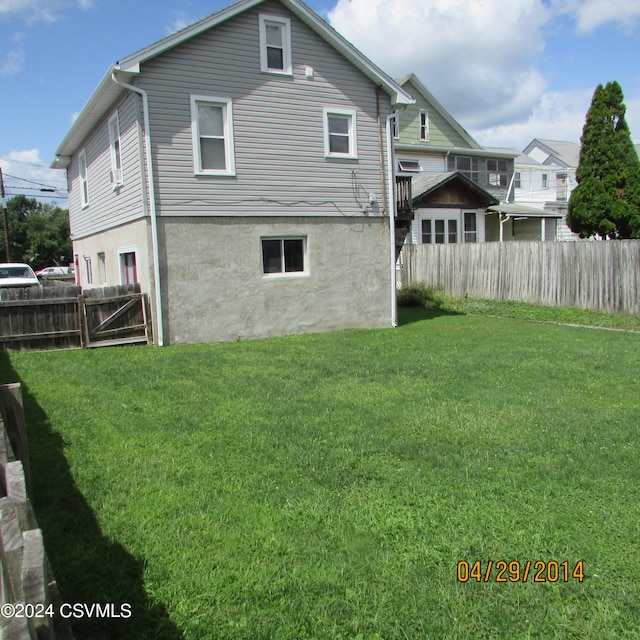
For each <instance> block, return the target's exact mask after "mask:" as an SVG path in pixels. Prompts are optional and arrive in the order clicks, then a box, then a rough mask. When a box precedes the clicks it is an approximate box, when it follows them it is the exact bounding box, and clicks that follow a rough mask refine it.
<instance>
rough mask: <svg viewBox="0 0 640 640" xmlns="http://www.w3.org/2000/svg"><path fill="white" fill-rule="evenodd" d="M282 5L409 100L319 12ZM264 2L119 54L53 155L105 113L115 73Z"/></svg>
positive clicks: (124, 75)
mask: <svg viewBox="0 0 640 640" xmlns="http://www.w3.org/2000/svg"><path fill="white" fill-rule="evenodd" d="M279 1H280V2H281V4H282V5H283V6H285V7H286V8H287V9H289V10H290V11H291V12H292V13H294V14H295V15H296V16H297V17H298V18H300V19H301V20H302V21H303V22H304V23H305V24H307V26H309V27H310V28H311V29H312V30H313V31H315V33H317V34H318V35H319V36H320V37H321V38H323V39H324V40H325V41H326V42H327V43H328V44H330V45H331V46H332V47H333V48H334V49H336V50H337V51H338V52H339V53H341V54H342V55H343V56H344V57H345V58H346V59H347V60H349V61H350V62H351V63H352V64H354V65H355V66H356V67H357V68H358V69H359V70H360V71H361V72H362V73H363V74H364V75H365V76H367V77H368V78H370V79H371V80H372V81H373V82H374V83H375V84H376V85H377V86H380V87H381V88H382V89H383V90H384V91H385V92H386V93H387V94H388V95H389V96H390V98H391V102H392V104H394V105H404V104H411V103H412V102H413V98H412V97H411V96H410V95H409V94H408V93H407V92H406V91H405V90H404V89H402V87H401V86H400V85H399V84H397V83H396V82H395V81H394V80H393V79H392V78H391V77H390V76H388V75H387V74H386V73H384V72H383V71H382V70H381V69H380V68H379V67H377V66H376V65H375V64H374V63H373V62H371V61H370V60H369V59H368V58H367V57H366V56H365V55H364V54H362V53H361V52H360V51H359V50H358V49H356V48H355V47H354V46H353V45H352V44H351V43H350V42H349V41H348V40H347V39H346V38H344V37H343V36H341V35H340V34H339V33H338V32H337V31H336V30H335V29H333V27H331V26H330V25H329V24H328V23H326V22H325V21H324V20H323V19H322V18H320V16H318V15H317V14H316V13H315V12H314V11H312V10H311V9H310V8H309V7H308V6H307V5H306V4H304V3H303V2H301V0H279ZM263 2H265V0H240V1H239V2H236V3H235V4H232V5H230V6H229V7H227V8H225V9H222V10H221V11H218V12H217V13H214V14H212V15H210V16H208V17H206V18H203V19H202V20H200V21H198V22H195V23H194V24H192V25H190V26H188V27H185V28H184V29H181V30H180V31H177V32H176V33H174V34H172V35H170V36H167V37H166V38H163V39H162V40H158V42H155V43H154V44H151V45H149V46H148V47H145V48H144V49H140V50H139V51H137V52H136V53H133V54H131V55H128V56H126V57H125V58H122V59H121V60H120V61H118V62H116V63H115V64H113V65H112V66H111V67H109V69H108V71H107V72H106V74H105V75H104V77H103V79H102V81H101V82H100V84H99V85H98V87H97V88H96V90H95V91H94V92H93V94H92V95H91V97H90V98H89V101H88V102H87V103H86V105H85V106H84V108H83V109H82V111H81V112H80V115H79V116H78V117H77V118H76V120H75V121H74V123H73V125H72V126H71V129H70V130H69V132H68V133H67V135H66V136H65V138H64V139H63V141H62V142H61V143H60V146H59V147H58V149H57V151H56V156H58V157H60V156H69V155H71V154H72V153H73V152H74V151H75V150H76V149H77V148H78V146H79V145H80V144H81V143H82V141H83V140H84V138H85V137H86V136H87V135H88V134H89V133H90V132H91V131H92V129H93V128H94V127H95V126H96V125H97V124H98V123H99V122H100V120H101V119H102V118H103V117H104V116H105V115H106V113H107V111H108V110H109V109H110V108H111V105H113V103H114V102H115V100H116V99H117V98H118V97H119V96H120V94H121V93H122V92H123V90H124V89H123V88H122V87H120V86H118V85H116V84H115V82H114V81H113V79H112V75H113V74H114V73H115V74H117V76H118V77H119V78H120V79H121V80H123V81H125V82H130V81H131V79H132V78H134V77H135V76H136V75H138V74H139V73H140V67H141V65H142V64H143V63H144V62H146V61H147V60H150V59H152V58H154V57H156V56H158V55H160V54H162V53H164V52H165V51H168V50H169V49H172V48H173V47H176V46H178V45H180V44H182V43H183V42H186V41H187V40H189V39H191V38H194V37H196V36H198V35H200V34H201V33H203V32H205V31H207V30H208V29H211V28H213V27H215V26H217V25H219V24H221V23H223V22H225V21H226V20H229V19H231V18H234V17H236V16H238V15H239V14H241V13H243V12H244V11H247V10H248V9H252V8H253V7H256V6H258V5H260V4H262V3H263ZM57 160H58V158H56V160H55V161H54V162H53V163H52V167H57V168H59V167H61V166H64V163H58V162H57Z"/></svg>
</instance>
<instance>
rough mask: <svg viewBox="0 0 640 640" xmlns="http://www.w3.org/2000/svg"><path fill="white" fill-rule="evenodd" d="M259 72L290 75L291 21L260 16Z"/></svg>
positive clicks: (276, 17)
mask: <svg viewBox="0 0 640 640" xmlns="http://www.w3.org/2000/svg"><path fill="white" fill-rule="evenodd" d="M259 20H260V70H261V71H266V72H268V73H280V74H283V75H289V76H290V75H292V73H293V70H292V65H291V20H289V18H281V17H279V16H269V15H265V14H260V16H259Z"/></svg>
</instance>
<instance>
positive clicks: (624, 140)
mask: <svg viewBox="0 0 640 640" xmlns="http://www.w3.org/2000/svg"><path fill="white" fill-rule="evenodd" d="M623 99H624V96H623V94H622V89H621V87H620V85H619V84H618V83H617V82H615V81H614V82H609V83H607V85H606V86H605V87H603V86H602V85H601V84H600V85H598V87H597V88H596V90H595V92H594V94H593V99H592V101H591V106H590V108H589V111H588V112H587V117H586V121H585V125H584V128H583V130H582V138H581V139H580V140H581V145H582V146H581V148H580V162H579V164H578V167H577V169H576V181H577V182H578V186H577V187H576V188H575V189H574V190H573V192H572V193H571V198H570V200H569V210H568V213H567V224H568V225H569V227H570V228H571V230H572V231H573V232H575V233H578V234H580V237H581V238H590V237H592V236H596V235H599V236H600V237H601V238H603V239H604V238H640V162H639V161H638V155H637V153H636V150H635V147H634V146H633V142H632V141H631V134H630V133H629V127H628V125H627V122H626V120H625V112H626V107H625V105H624V103H623Z"/></svg>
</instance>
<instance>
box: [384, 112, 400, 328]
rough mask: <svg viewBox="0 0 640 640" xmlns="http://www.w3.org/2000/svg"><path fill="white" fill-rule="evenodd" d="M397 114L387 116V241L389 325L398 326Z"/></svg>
mask: <svg viewBox="0 0 640 640" xmlns="http://www.w3.org/2000/svg"><path fill="white" fill-rule="evenodd" d="M396 115H397V112H396V111H394V112H393V113H390V114H389V115H388V116H387V122H386V134H387V181H388V183H387V184H388V187H387V210H388V212H389V241H390V243H391V326H392V327H397V326H398V301H397V292H396V219H395V216H396V202H395V180H394V173H395V172H394V163H393V130H392V128H391V120H393V119H394V118H395V117H396Z"/></svg>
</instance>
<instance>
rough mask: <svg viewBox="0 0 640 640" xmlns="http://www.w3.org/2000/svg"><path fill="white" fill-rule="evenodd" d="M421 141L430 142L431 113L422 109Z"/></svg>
mask: <svg viewBox="0 0 640 640" xmlns="http://www.w3.org/2000/svg"><path fill="white" fill-rule="evenodd" d="M420 140H425V141H427V142H428V141H429V112H428V111H425V110H424V109H420Z"/></svg>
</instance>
